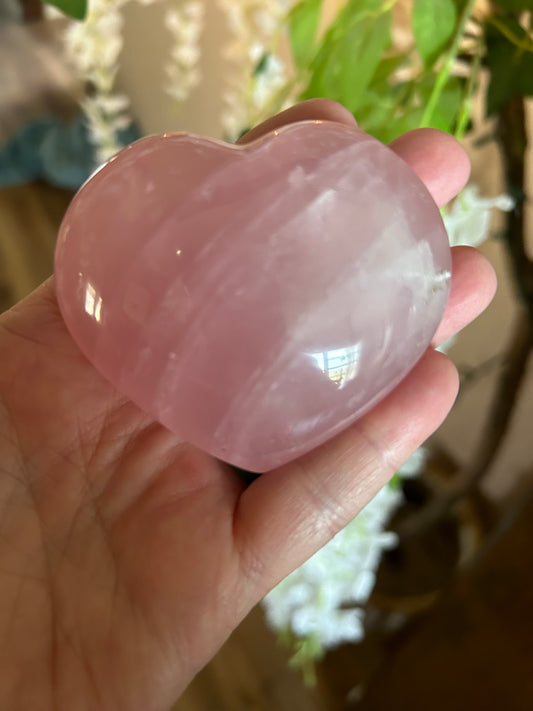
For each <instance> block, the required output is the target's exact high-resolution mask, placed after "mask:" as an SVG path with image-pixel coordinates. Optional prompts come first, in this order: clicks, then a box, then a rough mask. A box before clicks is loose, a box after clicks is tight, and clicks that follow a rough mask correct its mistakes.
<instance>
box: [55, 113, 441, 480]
mask: <svg viewBox="0 0 533 711" xmlns="http://www.w3.org/2000/svg"><path fill="white" fill-rule="evenodd" d="M449 277H450V250H449V246H448V240H447V237H446V232H445V229H444V226H443V224H442V220H441V218H440V213H439V210H438V209H437V207H436V205H435V203H434V202H433V200H432V198H431V197H430V195H429V193H428V192H427V190H426V189H425V187H424V186H423V185H422V183H421V182H420V180H419V179H418V178H417V177H416V175H415V174H414V173H413V172H412V171H411V169H410V168H409V167H408V166H407V164H406V163H404V162H403V161H402V160H401V159H400V158H399V157H397V156H396V155H395V154H394V153H393V152H392V151H391V150H390V149H388V148H387V147H385V146H384V145H383V144H381V143H379V142H378V141H376V140H375V139H373V138H371V137H369V136H368V135H366V134H364V133H362V132H360V131H358V130H355V129H352V128H348V127H345V126H342V125H338V124H334V123H330V122H311V121H307V122H301V123H297V124H292V125H289V126H286V127H284V128H282V129H279V130H277V131H275V132H273V133H271V134H269V135H267V136H266V137H263V138H261V139H259V140H258V141H255V142H254V143H251V144H248V145H246V146H239V147H237V146H229V145H226V144H224V143H221V142H214V141H209V140H208V139H204V138H201V137H198V136H193V135H188V134H180V133H178V134H165V135H160V136H153V137H150V138H146V139H143V140H141V141H139V142H137V143H135V144H133V145H132V146H130V147H128V148H126V149H125V150H124V151H122V152H121V153H119V154H118V156H116V157H115V158H114V159H113V160H111V161H110V162H109V163H108V164H106V165H105V166H104V167H103V168H102V169H101V170H99V171H98V172H97V173H96V174H95V175H94V176H93V177H92V178H91V179H90V180H89V181H88V182H87V183H86V184H85V185H84V186H83V187H82V188H81V190H80V191H79V192H78V194H77V195H76V197H75V198H74V200H73V201H72V204H71V206H70V207H69V209H68V212H67V214H66V216H65V218H64V221H63V224H62V226H61V230H60V234H59V240H58V245H57V251H56V286H57V295H58V299H59V304H60V307H61V311H62V313H63V316H64V319H65V322H66V324H67V326H68V328H69V330H70V332H71V334H72V336H73V338H74V339H75V340H76V342H77V343H78V345H79V347H80V348H81V350H82V351H83V353H84V354H85V355H86V356H87V358H88V359H89V360H90V361H91V362H92V363H93V364H94V366H95V367H96V368H97V369H98V370H99V371H100V372H101V373H102V374H103V375H104V376H105V377H107V378H108V379H109V380H110V381H111V382H112V383H113V384H114V385H115V386H116V387H117V388H118V389H119V390H121V391H122V392H124V393H125V394H127V395H128V396H129V397H130V398H132V399H133V400H134V401H135V402H136V403H138V404H139V405H140V407H141V408H144V409H145V410H146V411H148V412H149V413H151V414H152V415H153V416H154V417H155V418H156V419H157V420H159V421H160V422H161V423H162V424H163V425H165V426H166V427H168V428H169V429H170V430H172V431H173V432H175V433H176V434H177V435H178V437H180V438H182V439H184V440H186V441H189V442H191V443H193V444H195V445H196V446H198V447H200V448H202V449H204V450H206V451H208V452H210V453H211V454H213V455H214V456H215V457H218V458H220V459H223V460H225V461H227V462H230V463H232V464H234V465H237V466H239V467H242V468H244V469H249V470H252V471H266V470H269V469H272V468H274V467H277V466H279V465H281V464H283V463H285V462H287V461H290V460H292V459H294V458H296V457H298V456H300V455H301V454H303V453H305V452H307V451H309V450H311V449H312V448H314V447H316V446H317V445H319V444H321V443H322V442H324V441H325V440H327V439H329V438H331V437H332V436H334V435H335V434H336V433H338V432H339V431H341V430H342V429H343V428H345V427H347V426H348V425H349V424H350V423H352V422H353V421H354V420H355V419H357V418H358V417H360V416H361V415H362V414H363V413H364V412H366V411H367V410H368V409H369V408H371V407H372V406H373V405H374V404H376V403H377V402H378V401H379V400H380V399H381V398H383V397H384V396H385V395H386V394H387V393H388V392H389V391H390V390H391V389H392V388H393V387H394V386H395V385H396V384H397V383H398V382H399V381H400V380H401V379H402V378H403V377H404V376H405V375H406V374H407V373H408V371H409V370H410V369H411V368H412V367H413V365H414V364H415V363H416V361H417V360H418V359H419V358H420V356H421V355H422V354H423V352H424V350H425V349H426V348H427V346H428V345H429V343H430V341H431V338H432V336H433V334H434V332H435V330H436V328H437V326H438V324H439V321H440V319H441V317H442V314H443V312H444V308H445V304H446V300H447V296H448V289H449Z"/></svg>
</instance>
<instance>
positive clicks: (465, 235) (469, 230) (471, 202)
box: [443, 185, 514, 247]
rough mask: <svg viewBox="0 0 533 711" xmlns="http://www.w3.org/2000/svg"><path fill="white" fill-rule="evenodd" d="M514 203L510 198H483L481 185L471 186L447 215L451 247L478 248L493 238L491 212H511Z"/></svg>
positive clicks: (445, 217) (463, 192)
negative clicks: (495, 209)
mask: <svg viewBox="0 0 533 711" xmlns="http://www.w3.org/2000/svg"><path fill="white" fill-rule="evenodd" d="M513 207H514V201H513V199H512V198H511V197H510V196H509V195H499V196H498V197H495V198H483V197H480V195H479V188H478V186H477V185H467V186H466V188H465V189H464V190H463V191H462V192H461V193H460V194H459V196H458V197H457V198H456V199H455V200H454V202H453V203H452V204H451V205H450V206H449V207H447V208H445V210H444V211H443V212H444V214H443V220H444V225H445V226H446V230H447V232H448V238H449V240H450V245H451V246H452V247H455V246H456V245H470V246H471V247H477V245H479V244H481V242H483V241H484V240H485V239H487V237H488V236H489V231H490V219H491V210H492V209H493V208H498V209H499V210H504V211H509V210H512V209H513Z"/></svg>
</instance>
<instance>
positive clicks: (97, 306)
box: [85, 284, 102, 323]
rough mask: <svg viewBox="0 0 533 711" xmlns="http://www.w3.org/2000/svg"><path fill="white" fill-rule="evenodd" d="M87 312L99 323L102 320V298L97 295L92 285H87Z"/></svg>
mask: <svg viewBox="0 0 533 711" xmlns="http://www.w3.org/2000/svg"><path fill="white" fill-rule="evenodd" d="M85 312H86V313H88V314H89V316H92V317H93V318H94V320H95V321H98V323H100V321H101V320H102V297H101V296H98V295H97V293H96V289H95V288H94V286H93V285H92V284H87V288H86V289H85Z"/></svg>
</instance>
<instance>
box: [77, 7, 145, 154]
mask: <svg viewBox="0 0 533 711" xmlns="http://www.w3.org/2000/svg"><path fill="white" fill-rule="evenodd" d="M124 2H125V0H91V2H90V4H89V12H88V14H87V17H86V19H85V20H84V21H83V22H72V23H70V24H69V25H68V26H67V29H66V31H65V36H64V38H65V46H66V50H67V55H68V57H69V59H70V62H71V64H72V65H73V67H74V69H75V71H76V73H77V74H78V76H79V78H80V80H82V81H83V82H84V83H89V84H90V87H91V94H90V96H89V97H87V98H86V99H85V100H84V101H83V102H82V108H83V110H84V112H85V115H86V117H87V121H88V128H89V138H90V140H91V142H92V143H93V144H94V145H95V147H96V159H97V161H98V163H102V162H105V161H106V160H108V159H109V158H110V157H111V156H112V155H114V154H115V153H116V152H117V151H119V150H120V148H121V147H122V144H121V143H120V141H119V138H118V132H119V131H120V130H121V129H124V128H127V127H128V126H129V125H130V124H131V118H130V116H129V114H128V108H129V99H128V98H127V97H126V96H124V95H121V94H115V93H114V91H113V87H114V82H115V76H116V73H117V68H118V60H119V56H120V53H121V51H122V45H123V38H122V26H123V20H122V15H121V13H120V8H121V7H122V5H123V4H124Z"/></svg>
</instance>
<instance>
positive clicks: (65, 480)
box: [0, 100, 496, 711]
mask: <svg viewBox="0 0 533 711" xmlns="http://www.w3.org/2000/svg"><path fill="white" fill-rule="evenodd" d="M315 118H317V119H327V120H333V121H339V122H342V123H344V124H347V125H349V126H353V128H354V130H357V129H356V124H355V122H354V119H353V118H352V116H351V115H350V114H349V113H348V112H347V111H346V109H344V108H343V107H341V106H339V105H338V104H335V103H333V102H329V101H325V100H314V101H310V102H306V103H305V104H301V105H299V106H297V107H295V108H293V109H291V110H289V111H288V112H285V113H283V114H280V115H279V116H277V117H275V118H274V119H271V120H270V121H268V122H267V124H265V125H263V126H261V127H258V128H256V129H254V131H253V132H251V134H250V135H248V136H247V137H245V139H244V141H246V140H251V139H253V138H254V137H257V136H258V135H260V134H262V133H263V132H265V131H267V130H270V129H272V128H274V127H276V126H280V125H283V124H284V123H288V122H291V121H295V120H301V119H315ZM392 147H393V149H394V150H395V151H396V152H397V153H398V154H399V155H401V157H402V158H403V159H404V160H406V161H407V162H408V163H409V164H410V165H411V167H412V168H413V170H415V171H416V172H417V173H418V174H419V175H420V176H421V178H422V179H423V180H424V181H425V183H426V185H427V186H428V188H429V190H430V192H431V193H432V194H433V196H434V198H435V200H436V202H437V203H438V204H439V205H442V204H443V203H445V202H446V201H448V200H449V199H450V198H452V197H453V196H454V195H455V194H456V193H457V192H458V191H459V190H460V189H461V188H462V187H463V185H464V184H465V182H466V180H467V179H468V175H469V164H468V160H467V158H466V156H465V154H464V152H463V149H462V148H461V147H460V146H459V145H458V144H457V143H456V142H455V141H454V140H453V139H452V138H451V137H449V136H447V135H445V134H442V133H440V132H437V131H432V130H420V131H414V132H411V133H409V134H406V135H404V136H402V137H401V138H399V139H398V140H397V141H395V142H394V144H393V145H392ZM495 285H496V282H495V277H494V273H493V271H492V268H491V267H490V265H489V264H488V263H487V262H486V261H485V260H484V258H483V257H481V255H480V254H478V253H477V252H476V251H475V250H472V249H469V248H457V249H454V252H453V276H452V290H451V296H450V300H449V305H448V308H447V310H446V314H445V316H444V318H443V321H442V323H441V325H440V327H439V330H438V333H437V334H436V343H437V342H440V341H442V340H444V339H445V338H447V337H448V336H450V335H451V334H452V333H455V332H456V331H458V330H459V329H461V328H462V327H464V326H465V325H466V324H467V323H469V322H470V321H471V320H472V319H473V318H475V317H476V316H477V315H478V314H479V313H480V312H481V311H482V310H483V309H484V308H485V307H486V306H487V304H488V303H489V301H490V299H491V298H492V295H493V293H494V290H495ZM0 363H2V368H1V369H0V640H1V644H0V699H1V700H2V703H1V704H0V705H2V704H3V705H2V708H6V709H10V711H17V710H18V709H21V710H24V711H27V709H39V710H40V711H48V710H52V709H53V710H54V711H63V710H65V711H72V709H76V711H85V710H91V711H92V710H93V709H95V710H96V709H98V711H108V710H113V711H138V710H139V709H143V711H160V710H166V709H169V707H170V706H171V705H172V703H173V702H174V701H175V700H176V698H177V697H178V696H179V694H180V692H181V691H182V690H183V689H184V688H185V687H186V686H187V684H188V683H189V682H190V681H191V679H192V678H193V677H194V675H195V674H196V673H197V672H198V670H199V669H201V668H202V667H203V666H204V665H205V664H206V663H207V662H208V661H209V659H210V658H211V657H212V656H213V655H214V654H215V652H216V651H217V650H218V649H219V647H220V646H221V645H222V643H223V642H224V640H225V639H226V638H227V637H228V635H229V634H230V633H231V631H232V630H233V629H234V628H235V627H236V626H237V625H238V624H239V622H240V621H241V620H242V619H243V617H244V616H245V615H246V614H247V613H248V611H249V610H250V609H251V608H252V607H253V606H254V605H255V604H256V603H257V602H259V600H260V599H261V598H262V597H263V595H264V594H265V593H266V592H267V591H268V590H269V589H271V588H272V587H273V586H274V585H275V584H276V583H277V582H278V581H280V580H281V579H282V578H283V577H285V576H286V575H287V574H288V573H289V572H290V571H291V570H293V569H294V568H295V567H297V566H298V565H299V564H301V563H302V562H303V561H304V560H305V559H306V558H308V557H309V556H310V555H312V554H313V553H314V552H315V551H316V550H318V549H319V548H320V547H321V546H323V545H324V544H325V543H326V542H327V541H328V540H329V539H330V538H331V537H332V536H333V535H334V534H335V533H336V532H337V531H339V530H340V529H341V528H342V527H343V526H344V525H345V524H347V523H348V522H349V521H350V520H351V519H353V517H354V516H355V515H356V514H357V513H358V512H359V511H360V510H361V508H363V507H364V506H365V504H366V503H367V502H368V501H369V500H370V499H371V498H372V497H373V496H374V495H375V494H376V492H377V491H378V490H379V489H380V488H381V487H382V486H384V484H385V483H386V482H387V480H388V479H389V478H390V477H391V475H392V474H393V473H394V472H395V471H396V470H397V468H398V467H399V466H400V465H401V464H402V463H403V462H404V461H405V460H406V459H407V458H408V456H409V455H410V454H411V453H412V452H413V451H414V450H415V449H416V448H417V447H418V446H419V445H420V444H421V443H422V442H423V441H424V440H425V439H426V438H427V437H428V436H429V435H430V434H432V432H433V431H434V430H435V429H436V428H437V427H438V425H439V424H440V423H441V422H442V420H443V419H444V417H445V416H446V414H447V413H448V411H449V409H450V407H451V405H452V403H453V401H454V399H455V396H456V393H457V387H458V377H457V373H456V370H455V368H454V366H453V365H452V364H451V362H450V361H449V360H448V359H447V358H446V357H445V356H443V355H442V354H440V353H438V352H435V351H434V350H433V349H429V350H428V352H427V353H426V354H425V356H424V357H423V358H422V360H421V361H420V362H419V363H418V365H417V366H416V367H415V369H414V370H413V371H412V372H411V373H410V375H409V376H408V377H407V378H406V379H405V380H404V381H403V382H402V383H401V384H400V385H399V386H398V387H397V388H396V390H395V391H394V392H392V393H391V394H390V395H389V396H388V397H387V398H386V399H385V400H384V401H383V402H381V403H380V404H379V405H378V406H377V407H376V408H375V409H374V410H372V411H371V412H370V413H369V414H368V415H366V416H365V417H364V418H363V419H362V420H360V421H359V422H357V423H356V424H355V425H353V426H352V427H350V428H349V429H347V430H346V431H345V432H343V433H342V434H341V435H340V436H338V437H337V438H335V439H334V440H332V441H330V442H328V443H327V444H325V445H323V446H322V447H320V448H318V449H317V450H315V451H313V452H311V453H310V454H308V455H306V456H305V457H303V458H301V459H299V460H298V461H296V462H293V463H290V464H288V465H287V466H284V467H282V468H280V469H278V470H275V471H272V472H269V473H267V474H265V475H263V476H262V477H260V478H259V479H258V480H257V481H255V482H254V483H253V484H251V485H250V486H249V487H246V486H245V484H244V483H243V482H242V481H241V480H240V479H239V478H238V477H237V475H236V474H235V472H234V471H233V470H231V469H230V468H229V467H227V466H226V465H224V464H221V463H220V462H218V461H216V460H213V459H211V458H210V457H209V456H207V455H206V454H204V453H203V452H201V451H199V450H197V449H195V448H194V447H192V446H190V445H188V444H186V443H184V442H180V441H178V440H177V439H176V437H175V436H174V435H172V434H171V433H169V432H168V431H167V430H165V429H164V428H163V427H161V426H160V425H159V424H158V423H157V422H154V421H153V420H152V419H151V418H150V417H148V416H147V415H145V414H144V413H143V412H141V411H140V410H139V409H138V408H137V407H136V406H135V405H134V404H133V403H131V402H130V401H128V399H127V398H125V397H124V396H122V395H121V394H120V393H118V392H117V391H116V390H115V389H114V388H113V387H112V386H111V385H109V384H108V383H107V382H106V381H105V380H104V379H103V378H102V377H101V376H100V375H99V373H98V372H96V371H95V370H94V369H93V367H92V366H91V365H90V364H89V363H88V361H87V360H86V359H85V358H84V356H83V355H82V354H81V353H80V351H79V350H78V348H77V346H76V345H75V344H74V342H73V341H72V339H71V338H70V336H69V334H68V332H67V330H66V328H65V326H64V324H63V321H62V318H61V316H60V313H59V310H58V306H57V302H56V298H55V292H54V282H53V279H50V280H49V281H47V282H46V283H45V284H43V285H42V286H41V287H40V288H39V289H37V290H36V291H35V292H34V293H33V294H31V295H30V296H29V297H28V298H26V299H25V300H24V301H22V302H21V303H19V304H18V305H17V306H15V307H14V308H13V309H11V310H10V311H8V312H7V313H5V314H4V315H3V316H1V317H0Z"/></svg>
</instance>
